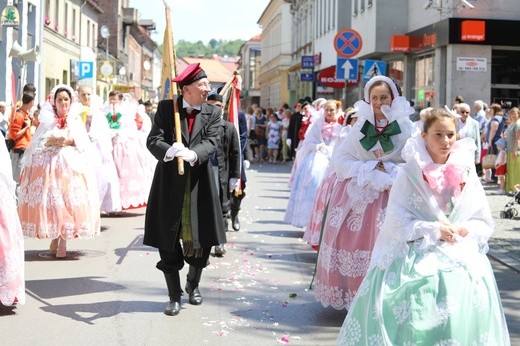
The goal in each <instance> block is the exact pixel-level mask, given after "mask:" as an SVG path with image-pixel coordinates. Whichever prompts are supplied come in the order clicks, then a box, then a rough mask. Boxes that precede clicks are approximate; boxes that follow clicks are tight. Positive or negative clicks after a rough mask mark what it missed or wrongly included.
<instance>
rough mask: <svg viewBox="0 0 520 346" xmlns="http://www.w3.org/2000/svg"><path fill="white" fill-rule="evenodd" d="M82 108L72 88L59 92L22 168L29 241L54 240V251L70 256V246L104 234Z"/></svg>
mask: <svg viewBox="0 0 520 346" xmlns="http://www.w3.org/2000/svg"><path fill="white" fill-rule="evenodd" d="M80 113H81V104H80V103H78V102H77V101H76V96H75V93H74V90H72V88H71V87H70V86H68V85H65V84H59V85H57V86H55V87H54V88H53V89H52V91H51V93H50V95H49V96H48V98H47V102H45V104H44V105H43V107H42V110H41V113H40V118H39V120H40V125H39V126H38V128H37V130H36V133H35V134H34V136H33V138H32V141H31V144H30V146H29V148H28V149H27V150H26V152H25V155H24V160H23V163H22V174H21V176H20V187H19V194H18V198H19V199H18V213H19V215H20V221H21V224H22V229H23V232H24V235H25V236H27V237H31V238H40V239H45V238H47V239H52V242H51V244H50V247H49V250H50V251H52V252H56V257H57V258H64V257H66V256H67V252H66V251H67V248H66V247H67V240H70V239H74V238H91V237H93V236H94V235H96V234H99V232H100V209H99V196H98V189H97V184H96V176H95V173H94V170H93V168H92V166H91V165H90V162H89V160H88V158H89V157H90V155H89V154H88V153H87V151H88V150H91V148H92V147H91V144H90V140H89V137H88V134H87V131H86V129H85V126H84V124H83V122H82V121H81V118H80V116H79V114H80Z"/></svg>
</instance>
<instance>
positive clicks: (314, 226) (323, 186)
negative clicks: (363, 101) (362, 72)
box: [303, 108, 357, 250]
mask: <svg viewBox="0 0 520 346" xmlns="http://www.w3.org/2000/svg"><path fill="white" fill-rule="evenodd" d="M356 111H357V110H356V109H355V108H352V109H351V110H349V111H348V112H347V114H346V119H345V121H344V126H343V128H342V129H341V132H340V135H339V138H338V139H337V140H336V143H335V144H334V149H333V150H332V156H331V158H330V161H329V164H328V166H327V170H326V172H325V177H324V178H323V180H322V181H321V183H320V185H319V187H318V190H317V193H316V197H315V198H314V204H313V206H312V209H311V211H312V212H311V217H310V219H309V222H308V223H307V226H306V227H304V234H303V240H305V241H306V242H307V244H309V245H310V246H311V247H312V248H313V249H314V250H318V247H319V244H320V237H321V231H322V229H323V221H324V218H325V216H326V213H327V206H328V205H329V199H330V195H331V193H332V189H334V187H335V186H336V172H335V171H334V169H333V168H332V163H333V162H334V161H335V160H336V159H337V157H338V156H341V150H340V148H341V143H342V142H343V140H344V139H345V137H346V136H347V134H348V133H349V131H350V129H351V128H352V126H354V124H355V123H356V121H357V114H356Z"/></svg>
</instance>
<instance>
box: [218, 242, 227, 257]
mask: <svg viewBox="0 0 520 346" xmlns="http://www.w3.org/2000/svg"><path fill="white" fill-rule="evenodd" d="M225 254H226V249H225V248H224V244H222V245H217V246H215V256H216V257H222V256H224V255H225Z"/></svg>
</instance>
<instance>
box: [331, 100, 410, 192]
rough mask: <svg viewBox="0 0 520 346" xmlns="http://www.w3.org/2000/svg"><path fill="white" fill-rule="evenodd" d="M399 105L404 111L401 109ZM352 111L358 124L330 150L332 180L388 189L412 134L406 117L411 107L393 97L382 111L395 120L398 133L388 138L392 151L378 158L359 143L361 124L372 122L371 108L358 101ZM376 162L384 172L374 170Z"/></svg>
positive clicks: (361, 134)
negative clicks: (380, 163)
mask: <svg viewBox="0 0 520 346" xmlns="http://www.w3.org/2000/svg"><path fill="white" fill-rule="evenodd" d="M403 103H404V104H405V105H407V106H408V108H407V107H404V106H403ZM393 107H394V108H393ZM355 108H357V109H358V112H357V114H358V121H357V122H356V123H355V124H354V126H353V127H352V129H351V130H349V132H348V134H347V135H346V137H345V138H344V139H342V140H341V142H340V143H338V144H337V147H336V148H334V157H333V160H331V162H330V165H331V169H333V170H334V171H335V172H336V177H337V179H338V180H340V181H341V180H344V179H349V178H355V179H356V180H357V184H358V185H359V186H360V187H370V188H372V189H375V190H377V191H383V190H386V189H389V188H390V187H391V186H392V184H393V181H394V179H395V176H396V174H397V167H396V164H398V163H402V162H404V161H403V159H402V157H401V151H402V149H403V147H404V145H405V143H406V141H407V140H408V139H409V138H410V137H411V136H412V133H413V132H414V131H415V127H414V126H413V124H412V122H411V121H410V119H409V117H408V116H409V114H411V113H410V112H411V111H413V108H411V107H410V105H409V103H408V101H406V99H404V98H403V97H397V98H396V99H394V101H393V102H392V107H385V108H383V109H382V110H383V112H384V113H385V116H386V117H387V119H388V121H389V122H392V121H394V120H395V121H397V123H398V124H399V127H400V129H401V133H400V134H397V135H393V136H392V137H391V141H392V143H393V145H394V149H393V150H392V151H390V152H388V153H385V154H383V155H382V156H381V157H379V158H377V157H376V156H375V154H374V152H373V151H367V150H365V149H364V148H363V146H362V145H361V143H360V140H361V139H362V138H363V137H364V136H365V135H364V134H363V133H362V132H361V128H362V127H363V124H364V123H365V121H369V122H370V123H372V124H373V123H374V113H373V110H372V106H371V105H370V104H369V103H366V102H365V101H358V102H356V105H355ZM410 108H411V109H410ZM378 161H383V163H384V166H385V170H386V173H385V172H381V171H379V170H376V169H374V168H375V167H376V165H377V163H378Z"/></svg>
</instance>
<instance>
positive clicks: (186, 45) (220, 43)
mask: <svg viewBox="0 0 520 346" xmlns="http://www.w3.org/2000/svg"><path fill="white" fill-rule="evenodd" d="M244 42H245V41H243V40H232V41H228V40H216V39H211V40H210V41H209V42H208V44H207V45H206V44H204V43H203V42H202V41H197V42H189V41H185V40H179V41H178V42H177V43H176V44H175V53H176V55H177V57H179V58H183V57H189V56H196V57H204V58H211V57H212V56H213V55H214V54H217V55H220V56H224V55H227V56H236V55H238V53H239V49H240V47H241V46H242V45H243V44H244ZM159 49H160V50H161V51H162V46H160V47H159Z"/></svg>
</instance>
